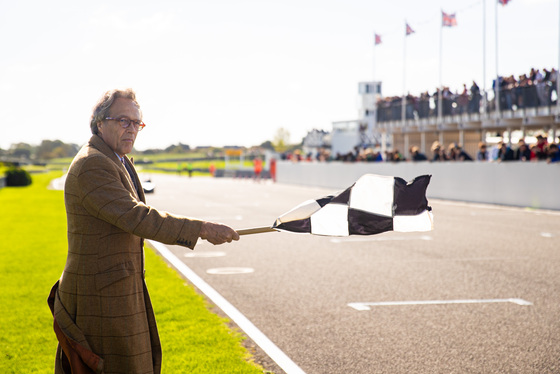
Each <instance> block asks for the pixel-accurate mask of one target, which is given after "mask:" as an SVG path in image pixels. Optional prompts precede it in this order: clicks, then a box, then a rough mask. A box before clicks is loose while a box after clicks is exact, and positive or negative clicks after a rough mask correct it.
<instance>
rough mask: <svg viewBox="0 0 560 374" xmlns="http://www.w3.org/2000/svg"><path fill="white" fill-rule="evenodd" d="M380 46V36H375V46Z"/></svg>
mask: <svg viewBox="0 0 560 374" xmlns="http://www.w3.org/2000/svg"><path fill="white" fill-rule="evenodd" d="M378 44H381V35H378V34H375V45H378Z"/></svg>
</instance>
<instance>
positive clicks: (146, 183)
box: [142, 179, 156, 193]
mask: <svg viewBox="0 0 560 374" xmlns="http://www.w3.org/2000/svg"><path fill="white" fill-rule="evenodd" d="M142 188H143V189H144V193H154V192H155V190H156V184H155V183H154V182H152V180H151V179H146V180H143V181H142Z"/></svg>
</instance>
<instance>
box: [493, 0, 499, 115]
mask: <svg viewBox="0 0 560 374" xmlns="http://www.w3.org/2000/svg"><path fill="white" fill-rule="evenodd" d="M494 2H495V9H496V15H495V17H496V21H495V24H496V83H495V87H494V92H495V97H494V104H495V107H496V125H497V124H498V123H499V122H500V73H499V70H498V57H499V56H498V0H494Z"/></svg>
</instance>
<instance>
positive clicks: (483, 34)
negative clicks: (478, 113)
mask: <svg viewBox="0 0 560 374" xmlns="http://www.w3.org/2000/svg"><path fill="white" fill-rule="evenodd" d="M487 100H488V98H487V96H486V0H482V112H483V113H484V115H486V104H487ZM479 110H480V109H479Z"/></svg>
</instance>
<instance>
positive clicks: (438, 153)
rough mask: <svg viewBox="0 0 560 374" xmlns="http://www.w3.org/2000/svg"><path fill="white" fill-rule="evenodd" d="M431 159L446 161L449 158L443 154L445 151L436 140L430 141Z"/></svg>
mask: <svg viewBox="0 0 560 374" xmlns="http://www.w3.org/2000/svg"><path fill="white" fill-rule="evenodd" d="M431 149H432V154H433V156H432V161H448V160H449V158H448V157H447V155H446V154H445V151H444V149H443V145H442V144H441V143H440V142H438V141H437V140H436V141H435V142H433V143H432V147H431Z"/></svg>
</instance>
